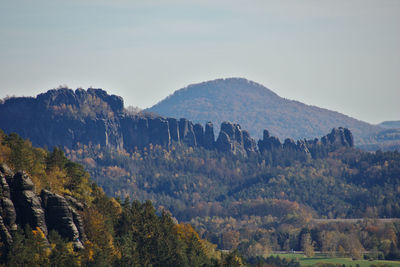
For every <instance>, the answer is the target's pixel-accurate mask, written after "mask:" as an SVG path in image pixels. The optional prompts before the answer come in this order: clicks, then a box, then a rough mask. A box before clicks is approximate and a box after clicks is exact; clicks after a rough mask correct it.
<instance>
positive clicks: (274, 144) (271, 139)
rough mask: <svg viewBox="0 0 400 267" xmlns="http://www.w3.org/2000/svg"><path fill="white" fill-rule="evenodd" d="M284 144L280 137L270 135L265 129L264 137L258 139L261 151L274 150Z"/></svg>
mask: <svg viewBox="0 0 400 267" xmlns="http://www.w3.org/2000/svg"><path fill="white" fill-rule="evenodd" d="M281 148H282V144H281V142H280V141H279V138H277V137H275V136H270V135H269V132H268V130H264V133H263V139H262V140H259V141H258V149H259V151H260V152H261V153H263V152H264V151H273V150H277V149H281Z"/></svg>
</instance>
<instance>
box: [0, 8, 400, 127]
mask: <svg viewBox="0 0 400 267" xmlns="http://www.w3.org/2000/svg"><path fill="white" fill-rule="evenodd" d="M221 77H244V78H247V79H250V80H253V81H256V82H259V83H261V84H263V85H265V86H266V87H268V88H270V89H271V90H273V91H274V92H276V93H277V94H279V95H280V96H282V97H285V98H289V99H294V100H299V101H301V102H304V103H306V104H310V105H316V106H319V107H324V108H328V109H332V110H336V111H339V112H341V113H344V114H347V115H350V116H352V117H355V118H358V119H361V120H365V121H368V122H370V123H378V122H381V121H383V120H400V1H399V0H375V1H372V0H331V1H329V0H326V1H325V0H313V1H312V0H307V1H306V0H296V1H282V0H277V1H268V0H260V1H249V0H247V1H245V0H243V1H235V0H229V1H224V0H222V1H215V0H214V1H211V0H199V1H190V0H176V1H169V0H159V1H152V0H140V1H139V0H126V1H124V0H109V1H95V0H79V1H74V0H68V1H65V0H62V1H58V0H48V1H40V0H37V1H32V0H25V1H19V0H0V97H5V96H6V95H16V96H22V95H25V96H34V95H36V94H38V93H41V92H44V91H46V90H48V89H51V88H56V87H58V86H59V85H68V86H69V87H70V88H74V89H75V88H77V87H83V88H88V87H90V86H92V87H95V88H99V87H100V88H103V89H106V90H107V91H108V92H109V93H112V94H117V95H120V96H122V97H123V98H124V100H125V105H134V106H139V107H141V108H145V107H149V106H151V105H153V104H155V103H157V102H158V101H160V100H161V99H163V98H164V97H166V96H168V95H169V94H171V93H173V91H175V90H176V89H180V88H182V87H185V86H186V85H188V84H191V83H197V82H202V81H205V80H211V79H215V78H221Z"/></svg>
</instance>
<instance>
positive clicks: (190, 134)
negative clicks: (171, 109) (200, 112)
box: [179, 118, 197, 147]
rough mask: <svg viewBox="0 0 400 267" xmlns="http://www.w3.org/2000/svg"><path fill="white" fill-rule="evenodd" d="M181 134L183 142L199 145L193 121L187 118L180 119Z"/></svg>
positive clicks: (189, 144)
mask: <svg viewBox="0 0 400 267" xmlns="http://www.w3.org/2000/svg"><path fill="white" fill-rule="evenodd" d="M179 136H180V138H181V141H182V143H184V144H186V145H188V146H192V147H195V146H196V145H197V142H196V135H195V134H194V130H193V123H192V122H191V121H189V120H187V119H184V118H181V119H180V120H179Z"/></svg>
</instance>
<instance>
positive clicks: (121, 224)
mask: <svg viewBox="0 0 400 267" xmlns="http://www.w3.org/2000/svg"><path fill="white" fill-rule="evenodd" d="M0 163H5V164H7V165H8V166H10V167H11V169H12V170H13V171H15V172H16V171H19V170H24V171H26V172H27V173H28V175H29V176H30V178H31V179H32V181H33V182H34V184H35V188H36V192H39V191H40V190H41V189H47V190H50V191H52V192H56V193H58V194H60V195H64V196H73V197H74V198H75V199H77V200H79V201H80V202H81V204H82V206H83V207H84V208H83V210H82V211H80V215H81V217H82V218H83V222H84V229H85V234H86V236H87V240H86V241H85V242H84V244H83V245H84V248H83V249H76V248H74V247H73V244H72V242H70V241H68V240H65V239H63V238H62V237H61V235H60V234H59V233H57V232H56V231H54V230H52V231H50V233H49V234H48V235H47V236H46V235H45V234H44V233H43V231H42V230H41V229H40V228H35V229H32V228H31V226H30V225H18V229H13V231H12V237H13V238H12V239H13V242H12V244H10V245H6V242H4V240H1V242H0V264H1V265H4V266H244V265H245V263H244V262H243V260H242V258H241V257H240V256H238V254H236V252H232V253H225V254H222V253H221V252H219V251H218V250H216V246H215V245H213V244H211V243H210V242H208V241H206V240H203V239H201V238H200V237H199V235H198V234H197V232H196V231H195V230H194V229H193V228H192V227H191V226H190V225H189V224H182V223H181V224H177V223H176V222H174V219H173V218H172V217H171V216H170V215H169V213H168V212H167V211H160V212H156V210H155V208H154V207H153V205H152V204H151V202H149V201H146V202H139V201H137V200H135V201H130V200H129V198H125V200H124V201H123V202H121V201H119V200H118V199H115V198H110V197H107V196H106V194H105V193H104V192H103V190H101V188H100V187H98V186H97V185H96V184H94V183H93V182H91V180H90V178H89V174H88V173H87V172H86V171H85V170H84V169H83V167H82V166H81V165H79V164H77V163H74V162H72V161H70V160H68V159H67V158H66V157H65V156H64V153H63V152H62V150H60V149H58V148H56V149H54V150H53V151H51V152H50V151H47V150H45V149H41V148H34V147H32V145H31V143H30V142H29V141H27V140H23V139H21V138H20V137H19V136H18V135H16V134H10V135H5V134H4V133H3V132H1V131H0Z"/></svg>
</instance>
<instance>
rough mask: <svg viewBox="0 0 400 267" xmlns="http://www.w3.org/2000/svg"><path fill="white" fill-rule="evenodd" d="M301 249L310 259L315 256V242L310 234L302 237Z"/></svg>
mask: <svg viewBox="0 0 400 267" xmlns="http://www.w3.org/2000/svg"><path fill="white" fill-rule="evenodd" d="M301 248H302V249H303V251H304V255H305V256H306V257H309V258H310V257H313V256H314V254H315V252H314V242H313V241H312V239H311V235H310V233H305V234H303V235H302V236H301Z"/></svg>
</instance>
